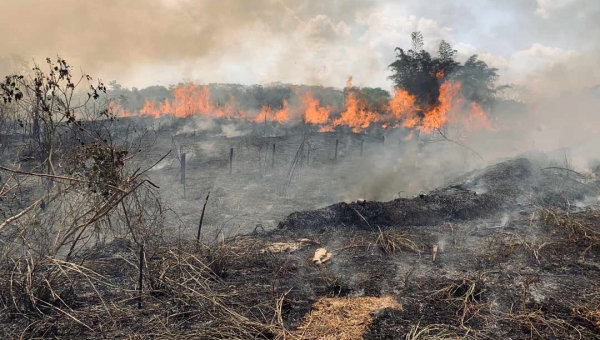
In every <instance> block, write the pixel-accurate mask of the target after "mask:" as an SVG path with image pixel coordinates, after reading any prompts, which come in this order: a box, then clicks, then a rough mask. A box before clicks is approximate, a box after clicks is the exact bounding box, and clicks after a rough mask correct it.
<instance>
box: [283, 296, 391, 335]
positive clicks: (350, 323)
mask: <svg viewBox="0 0 600 340" xmlns="http://www.w3.org/2000/svg"><path fill="white" fill-rule="evenodd" d="M383 308H393V309H402V306H401V305H400V304H399V303H398V302H397V301H396V300H395V299H394V298H393V297H390V296H384V297H379V298H378V297H358V298H351V297H345V298H321V299H319V300H318V301H317V302H316V303H315V304H314V305H313V309H312V311H311V312H310V313H309V314H308V315H307V316H306V318H305V320H304V324H303V325H302V326H300V327H298V330H297V331H295V332H293V336H294V337H297V338H299V339H323V340H326V339H341V340H344V339H347V340H355V339H361V338H362V336H363V334H364V333H365V332H366V331H367V330H368V329H369V326H370V325H371V322H372V319H373V317H372V316H371V313H373V312H374V311H376V310H379V309H383Z"/></svg>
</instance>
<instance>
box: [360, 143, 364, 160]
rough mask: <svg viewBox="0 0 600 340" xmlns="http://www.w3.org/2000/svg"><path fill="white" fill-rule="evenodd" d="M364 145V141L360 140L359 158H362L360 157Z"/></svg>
mask: <svg viewBox="0 0 600 340" xmlns="http://www.w3.org/2000/svg"><path fill="white" fill-rule="evenodd" d="M364 144H365V140H364V139H361V140H360V157H362V155H363V146H364Z"/></svg>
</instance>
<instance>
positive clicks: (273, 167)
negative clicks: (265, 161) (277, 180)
mask: <svg viewBox="0 0 600 340" xmlns="http://www.w3.org/2000/svg"><path fill="white" fill-rule="evenodd" d="M271 169H275V143H273V155H272V156H271Z"/></svg>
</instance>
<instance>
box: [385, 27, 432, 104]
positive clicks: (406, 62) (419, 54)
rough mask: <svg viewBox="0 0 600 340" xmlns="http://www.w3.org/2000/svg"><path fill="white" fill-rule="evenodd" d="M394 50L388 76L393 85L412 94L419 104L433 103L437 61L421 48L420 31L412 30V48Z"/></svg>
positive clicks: (421, 38)
mask: <svg viewBox="0 0 600 340" xmlns="http://www.w3.org/2000/svg"><path fill="white" fill-rule="evenodd" d="M396 52H397V54H396V61H394V62H393V63H392V64H391V65H390V68H391V69H392V71H393V74H392V75H391V76H390V77H389V79H391V80H392V81H393V82H394V86H395V87H396V88H398V89H403V90H406V91H408V92H410V93H412V94H414V95H415V96H416V97H417V100H418V102H419V103H420V104H424V105H432V104H434V103H435V102H436V101H437V98H438V96H439V83H438V79H437V78H436V73H437V72H436V68H437V67H436V63H437V62H436V60H434V59H433V58H432V57H431V55H430V54H429V52H427V51H425V50H423V36H422V35H421V33H420V32H413V34H412V49H410V50H408V51H404V50H403V49H402V48H400V47H397V48H396Z"/></svg>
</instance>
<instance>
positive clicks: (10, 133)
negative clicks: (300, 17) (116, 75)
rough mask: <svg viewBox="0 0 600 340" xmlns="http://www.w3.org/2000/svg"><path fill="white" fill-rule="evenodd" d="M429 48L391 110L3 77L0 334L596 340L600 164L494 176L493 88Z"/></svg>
mask: <svg viewBox="0 0 600 340" xmlns="http://www.w3.org/2000/svg"><path fill="white" fill-rule="evenodd" d="M423 46H424V45H423V38H422V36H421V34H420V33H418V32H416V33H413V35H412V47H411V48H410V49H409V50H404V49H401V48H398V49H396V53H397V54H396V60H395V61H394V62H393V63H392V64H391V65H390V69H391V71H392V75H391V76H390V80H391V81H392V82H393V83H394V90H393V92H392V94H390V93H389V92H388V91H385V90H383V89H380V88H359V87H356V86H354V84H353V79H352V77H350V78H349V79H348V81H347V84H346V86H345V87H344V88H343V89H334V88H324V87H319V86H301V85H299V86H291V85H281V84H278V85H272V86H241V85H232V84H211V85H201V84H196V83H193V82H187V83H182V84H178V85H175V86H172V87H170V88H168V89H167V88H164V87H160V86H156V87H150V88H146V89H141V90H138V89H132V90H128V89H124V88H121V87H120V85H119V84H117V83H116V82H111V84H109V86H105V84H104V83H102V82H101V81H95V80H94V79H92V77H90V76H88V75H85V74H83V75H81V76H80V77H77V76H75V75H74V74H73V73H74V72H73V69H72V67H71V66H70V65H69V64H68V63H67V62H66V61H65V60H63V59H61V58H58V59H57V60H56V61H54V60H51V59H48V60H47V61H46V65H44V66H35V68H34V69H33V72H32V73H30V74H23V75H20V74H16V75H12V76H8V77H6V78H5V80H4V81H3V82H2V83H0V98H1V99H2V101H1V102H0V138H2V139H1V140H0V141H1V143H0V156H1V157H0V214H1V215H0V216H2V222H1V223H0V322H2V324H3V326H4V327H3V328H2V329H1V330H0V334H1V335H4V336H5V337H7V338H98V337H107V338H128V339H134V338H135V339H154V338H199V339H398V338H403V339H409V340H417V339H549V338H556V339H593V338H598V337H599V336H600V291H599V290H598V285H597V282H598V280H599V279H600V212H599V210H598V198H599V194H600V189H599V188H600V170H598V169H600V166H597V167H595V168H593V169H592V170H591V171H587V172H585V171H580V170H578V169H575V168H574V167H573V166H572V163H571V162H570V158H569V156H568V153H567V152H566V151H565V150H559V151H555V152H550V153H529V154H522V155H519V156H517V157H511V158H508V159H503V160H501V161H489V162H486V163H484V161H483V157H482V156H481V155H480V154H479V153H478V152H476V151H475V150H474V149H472V148H470V147H469V146H468V145H467V144H465V140H466V139H464V138H462V137H463V136H465V135H467V134H469V133H475V132H476V131H486V132H489V133H490V134H493V133H496V132H497V131H499V130H500V129H502V126H501V125H498V124H496V123H497V120H496V119H495V118H497V116H495V115H494V113H493V109H494V105H497V104H498V102H499V100H498V94H499V93H500V91H501V90H502V89H503V87H501V86H496V82H497V80H498V75H497V70H496V69H493V68H489V67H488V66H487V65H486V64H485V63H484V62H483V61H480V60H478V58H477V56H472V57H470V58H468V59H467V60H466V61H465V62H464V63H459V62H458V61H456V60H455V58H456V51H455V50H453V49H452V47H451V46H450V45H449V44H448V43H446V42H444V41H442V42H441V43H440V45H439V51H438V53H437V56H432V55H431V54H430V53H429V52H427V51H425V50H424V47H423ZM108 87H110V89H109V88H108ZM82 88H85V89H87V91H80V92H78V91H76V89H79V90H80V89H82ZM513 107H515V106H512V107H511V110H512V108H513ZM165 121H167V123H165ZM190 122H192V123H197V125H193V124H191V123H190ZM201 124H204V125H202V126H201ZM191 125H193V127H192V128H190V126H191ZM238 127H241V128H240V129H239V131H238V130H236V129H237V128H238ZM196 128H198V130H196ZM234 130H235V131H234ZM415 133H416V134H418V138H411V137H412V136H413V135H414V134H415ZM450 133H454V135H451V134H450ZM386 136H387V137H388V138H394V139H395V140H396V142H395V143H389V142H386V140H385V138H386ZM452 137H454V138H452ZM467 141H468V140H467ZM437 142H451V143H437ZM474 156H477V157H474ZM382 169H383V170H382ZM390 192H393V194H390ZM359 194H360V195H359ZM392 195H393V196H392ZM377 199H380V200H382V202H380V201H377ZM340 201H345V202H340ZM573 292H577V294H573Z"/></svg>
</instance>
